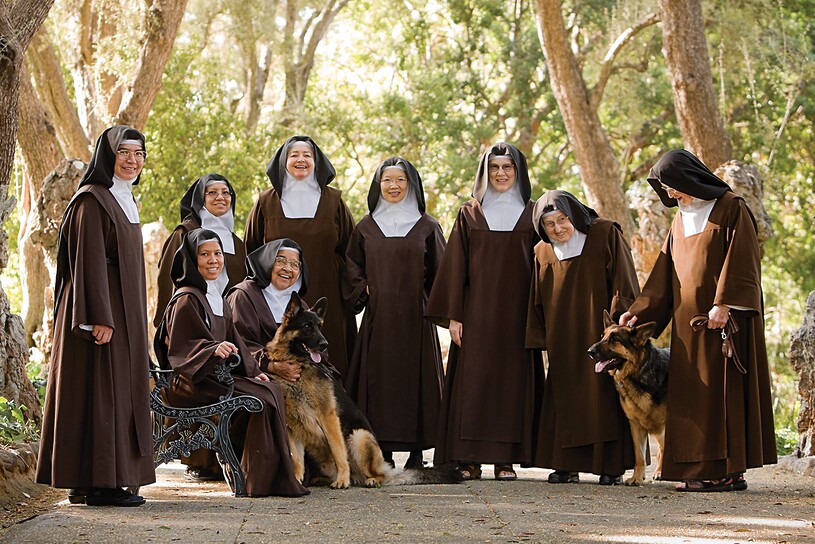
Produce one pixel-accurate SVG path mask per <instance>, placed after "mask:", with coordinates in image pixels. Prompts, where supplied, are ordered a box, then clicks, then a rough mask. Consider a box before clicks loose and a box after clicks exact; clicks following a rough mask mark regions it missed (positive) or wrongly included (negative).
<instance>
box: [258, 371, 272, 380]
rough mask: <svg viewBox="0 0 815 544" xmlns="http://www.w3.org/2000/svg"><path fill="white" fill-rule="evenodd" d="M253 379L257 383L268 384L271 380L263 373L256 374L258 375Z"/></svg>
mask: <svg viewBox="0 0 815 544" xmlns="http://www.w3.org/2000/svg"><path fill="white" fill-rule="evenodd" d="M254 378H255V379H256V380H257V381H259V382H270V381H271V380H270V379H269V376H267V375H266V374H264V373H263V372H261V373H260V374H258V375H257V376H255V377H254Z"/></svg>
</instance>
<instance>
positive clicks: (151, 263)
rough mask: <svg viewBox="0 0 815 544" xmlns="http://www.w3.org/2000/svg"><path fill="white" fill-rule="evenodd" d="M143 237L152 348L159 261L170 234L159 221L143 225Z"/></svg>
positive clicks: (148, 327)
mask: <svg viewBox="0 0 815 544" xmlns="http://www.w3.org/2000/svg"><path fill="white" fill-rule="evenodd" d="M141 235H142V240H143V243H144V272H145V274H144V275H145V283H146V285H147V332H148V335H149V336H148V338H149V339H150V342H148V343H149V344H150V346H151V348H152V346H153V342H152V339H153V334H154V333H155V332H156V329H155V327H153V316H154V315H155V313H156V300H158V261H159V259H161V249H162V248H163V247H164V242H165V240H167V237H168V236H170V233H169V231H168V230H167V227H165V226H164V223H163V222H162V221H161V220H160V219H159V220H158V221H154V222H153V223H145V224H144V225H142V228H141Z"/></svg>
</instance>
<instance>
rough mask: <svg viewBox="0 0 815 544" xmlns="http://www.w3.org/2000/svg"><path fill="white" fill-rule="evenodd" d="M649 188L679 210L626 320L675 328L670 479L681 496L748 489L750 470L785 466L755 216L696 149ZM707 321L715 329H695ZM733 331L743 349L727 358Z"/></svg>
mask: <svg viewBox="0 0 815 544" xmlns="http://www.w3.org/2000/svg"><path fill="white" fill-rule="evenodd" d="M648 183H650V184H651V186H652V187H653V188H654V190H655V191H656V192H657V194H658V195H659V198H660V200H661V201H662V203H663V204H664V205H665V206H668V207H674V206H677V205H678V206H679V213H677V214H676V216H675V217H674V221H673V224H672V225H671V230H670V232H669V233H668V237H667V238H666V240H665V244H664V245H663V247H662V251H661V253H660V254H659V257H658V258H657V261H656V263H655V264H654V269H653V270H652V271H651V274H650V276H649V277H648V281H647V282H646V283H645V286H644V287H643V289H642V295H640V296H639V297H638V298H637V300H636V301H635V302H634V304H633V305H632V306H631V307H630V308H629V309H628V311H627V312H626V313H624V314H623V315H622V316H621V317H620V323H622V324H629V325H631V324H634V323H646V322H650V321H655V322H656V324H657V328H656V330H655V332H654V336H658V335H659V334H660V333H661V332H662V331H663V330H664V329H665V327H666V326H667V325H668V324H669V323H672V328H671V361H670V368H671V374H670V379H669V380H668V400H667V421H666V424H665V454H664V456H663V461H662V478H663V479H665V480H681V483H680V484H678V485H677V488H676V489H677V491H732V490H742V489H746V488H747V482H746V481H745V480H744V472H745V471H746V470H747V469H748V468H753V467H760V466H762V465H766V464H771V463H775V462H776V461H777V457H776V449H775V432H774V426H773V410H772V404H771V398H770V376H769V371H768V366H767V350H766V347H765V344H764V316H763V311H764V301H763V295H762V292H761V252H760V249H759V245H758V239H757V236H756V224H755V219H754V218H753V214H752V213H751V212H750V209H749V208H748V207H747V204H746V203H745V202H744V200H743V199H742V198H741V197H738V196H736V195H735V194H733V192H732V191H731V190H730V187H729V186H728V185H727V184H726V183H725V182H724V181H722V180H721V179H719V178H718V177H716V176H715V175H714V174H713V173H712V172H711V171H710V170H709V169H708V168H707V167H706V166H705V165H704V164H702V162H701V161H700V160H699V159H698V158H696V157H695V156H694V155H693V154H692V153H690V152H688V151H685V150H675V151H669V152H668V153H666V154H665V155H663V156H662V158H660V159H659V161H657V163H656V164H655V165H654V167H653V168H652V169H651V172H650V173H649V175H648ZM698 315H699V316H701V317H702V318H707V324H706V328H701V329H700V330H698V331H694V330H693V328H692V327H691V324H690V322H691V319H693V318H694V317H695V316H698ZM730 324H734V325H735V326H736V327H737V328H738V332H732V329H731V328H730ZM726 325H727V326H728V329H729V330H730V331H731V332H730V333H729V339H730V341H731V342H732V343H733V347H734V350H735V356H734V357H728V358H725V357H724V355H723V354H722V331H721V329H722V328H723V327H725V326H726ZM738 362H740V364H738Z"/></svg>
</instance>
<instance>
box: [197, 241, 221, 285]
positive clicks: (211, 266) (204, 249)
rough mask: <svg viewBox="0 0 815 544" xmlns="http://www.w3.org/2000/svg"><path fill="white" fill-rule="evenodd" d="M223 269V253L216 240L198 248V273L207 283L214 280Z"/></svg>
mask: <svg viewBox="0 0 815 544" xmlns="http://www.w3.org/2000/svg"><path fill="white" fill-rule="evenodd" d="M223 267H224V252H223V251H221V244H219V243H218V241H217V240H210V241H209V242H204V243H203V244H201V245H200V246H198V272H199V273H200V274H201V276H203V278H204V279H205V280H207V281H212V280H214V279H216V278H217V277H218V276H219V275H220V274H221V269H222V268H223Z"/></svg>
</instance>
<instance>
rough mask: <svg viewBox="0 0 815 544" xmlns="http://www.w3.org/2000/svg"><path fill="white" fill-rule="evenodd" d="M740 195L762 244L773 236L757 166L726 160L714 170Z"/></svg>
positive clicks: (773, 232) (762, 181) (771, 223)
mask: <svg viewBox="0 0 815 544" xmlns="http://www.w3.org/2000/svg"><path fill="white" fill-rule="evenodd" d="M714 174H716V175H717V176H719V177H720V178H722V179H723V180H724V181H725V182H727V184H728V185H730V187H731V188H732V189H733V192H734V193H736V194H737V195H739V196H740V197H742V198H743V199H744V200H745V201H746V202H747V206H749V208H750V211H752V212H753V217H755V218H756V226H757V227H758V242H759V244H762V245H763V244H764V242H766V241H767V240H769V239H770V238H772V237H773V235H774V234H775V231H774V230H773V222H772V219H771V218H770V214H769V213H767V208H765V207H764V180H763V179H762V177H761V174H760V173H759V171H758V168H756V167H755V166H753V165H752V164H745V163H743V162H739V161H727V162H726V163H724V164H722V165H721V166H719V168H717V169H716V171H715V172H714Z"/></svg>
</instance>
